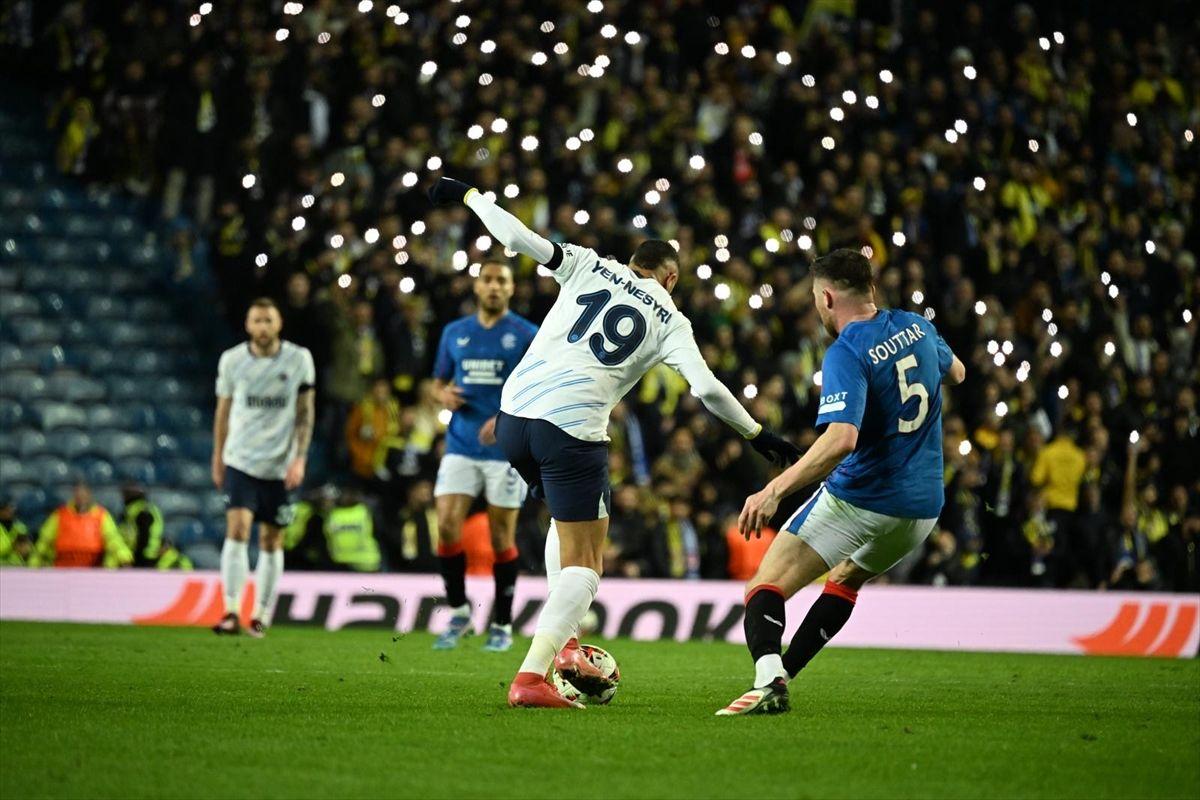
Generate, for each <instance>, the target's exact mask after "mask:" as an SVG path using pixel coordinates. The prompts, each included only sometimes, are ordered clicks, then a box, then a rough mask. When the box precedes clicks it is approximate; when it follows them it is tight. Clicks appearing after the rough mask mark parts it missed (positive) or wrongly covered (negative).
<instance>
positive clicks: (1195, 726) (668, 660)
mask: <svg viewBox="0 0 1200 800" xmlns="http://www.w3.org/2000/svg"><path fill="white" fill-rule="evenodd" d="M431 642H432V639H431V637H429V636H428V635H425V634H409V635H406V636H399V635H396V634H393V633H391V632H387V631H379V630H374V631H372V630H361V629H360V630H347V631H339V632H337V633H328V632H325V631H323V630H315V629H304V628H278V629H276V630H273V631H271V633H270V635H269V637H268V638H267V639H265V640H263V641H254V640H250V639H248V638H245V637H241V638H236V639H235V638H217V637H215V636H213V635H212V634H211V633H208V632H207V631H202V630H196V629H168V628H132V627H106V626H82V625H46V624H24V623H3V624H0V753H3V756H2V757H0V797H4V798H6V800H17V799H18V798H25V797H200V798H203V797H268V796H269V797H372V798H379V797H421V798H428V797H433V798H440V797H453V798H464V797H480V796H498V797H570V796H573V795H574V794H576V793H577V792H582V793H583V794H584V795H585V796H588V797H597V798H613V797H687V798H698V797H751V798H766V797H880V798H891V797H939V798H946V797H964V798H970V797H1080V798H1084V797H1086V798H1095V797H1181V798H1182V797H1192V798H1195V797H1198V796H1200V663H1198V662H1197V661H1196V660H1189V661H1169V660H1165V661H1163V660H1138V659H1115V658H1112V659H1110V658H1076V657H1052V656H1021V655H990V654H975V653H932V652H913V651H883V650H839V649H832V650H829V651H827V652H825V653H823V654H822V655H821V656H820V657H819V658H818V659H817V660H816V661H814V662H813V664H812V666H810V667H809V669H808V670H807V672H806V673H805V675H804V676H803V678H802V679H801V680H798V681H796V682H794V683H793V684H792V687H793V692H792V704H793V711H792V713H791V714H788V715H784V716H781V717H770V718H734V719H725V718H717V717H714V716H713V712H714V711H715V710H716V709H717V708H718V707H720V706H722V705H724V704H725V703H726V702H728V701H729V700H730V699H732V698H733V697H734V696H735V695H737V694H738V693H740V692H741V691H742V690H744V689H745V688H746V685H747V679H748V676H749V675H750V668H749V667H750V664H749V658H748V657H747V655H746V653H745V651H744V650H743V649H742V648H741V647H734V646H730V645H726V644H700V643H689V644H677V643H670V642H665V643H640V642H629V641H615V642H608V643H605V646H607V647H609V648H610V649H611V651H612V652H613V654H614V655H615V656H616V657H617V659H618V661H619V662H620V664H621V672H622V685H621V690H620V692H619V693H618V695H617V697H616V699H615V700H614V702H613V703H612V705H610V706H608V707H601V708H589V709H588V710H586V711H583V712H569V713H568V712H558V711H542V710H524V709H521V710H514V709H509V708H507V707H506V706H505V704H504V700H505V689H506V687H507V683H508V679H509V677H510V675H511V673H512V671H513V670H514V668H515V667H516V666H517V664H518V663H519V661H520V658H521V654H522V653H521V652H518V651H523V650H524V645H525V642H524V641H518V643H517V647H516V649H515V650H514V652H512V653H509V654H507V655H493V654H488V653H483V652H481V651H480V649H479V646H480V644H481V641H480V640H479V639H469V640H467V642H466V643H465V645H464V646H463V647H462V648H460V649H459V650H457V651H454V652H450V653H438V652H433V651H432V650H431V649H430V644H431Z"/></svg>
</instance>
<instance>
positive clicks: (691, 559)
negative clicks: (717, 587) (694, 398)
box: [650, 437, 757, 579]
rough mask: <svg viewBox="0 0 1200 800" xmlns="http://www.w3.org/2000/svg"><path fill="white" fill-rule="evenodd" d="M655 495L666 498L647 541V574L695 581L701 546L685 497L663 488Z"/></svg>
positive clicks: (698, 567) (697, 573) (698, 575)
mask: <svg viewBox="0 0 1200 800" xmlns="http://www.w3.org/2000/svg"><path fill="white" fill-rule="evenodd" d="M673 438H674V437H673ZM672 495H674V496H672ZM659 496H660V497H667V498H669V499H668V500H667V502H666V503H665V507H664V508H663V510H662V523H661V524H660V525H659V526H658V527H657V530H655V531H654V536H653V538H652V539H651V541H650V564H651V573H650V574H652V575H653V576H655V577H658V578H691V579H695V578H699V577H700V547H701V543H700V536H699V534H698V533H697V532H696V526H695V525H693V524H692V521H691V516H692V506H691V504H690V503H689V502H688V501H687V499H686V497H684V496H681V495H679V494H677V493H674V492H673V491H671V490H670V489H669V488H668V487H667V486H662V487H660V489H659ZM755 566H757V564H755Z"/></svg>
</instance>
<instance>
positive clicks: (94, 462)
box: [76, 458, 117, 486]
mask: <svg viewBox="0 0 1200 800" xmlns="http://www.w3.org/2000/svg"><path fill="white" fill-rule="evenodd" d="M76 464H77V465H78V467H79V469H81V470H83V475H84V477H85V478H87V480H88V483H90V484H92V485H93V486H95V485H97V484H101V483H112V482H113V481H115V480H116V479H117V471H116V470H115V469H113V465H112V464H110V463H109V462H107V461H105V460H104V459H103V458H82V459H80V460H79V461H77V462H76Z"/></svg>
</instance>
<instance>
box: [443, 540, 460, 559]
mask: <svg viewBox="0 0 1200 800" xmlns="http://www.w3.org/2000/svg"><path fill="white" fill-rule="evenodd" d="M462 552H463V544H462V542H454V543H453V544H439V545H438V555H439V556H441V557H442V558H453V557H454V556H459V555H462Z"/></svg>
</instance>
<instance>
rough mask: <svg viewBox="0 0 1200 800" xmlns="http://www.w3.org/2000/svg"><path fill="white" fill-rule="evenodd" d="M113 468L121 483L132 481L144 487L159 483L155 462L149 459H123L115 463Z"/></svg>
mask: <svg viewBox="0 0 1200 800" xmlns="http://www.w3.org/2000/svg"><path fill="white" fill-rule="evenodd" d="M113 468H114V469H115V470H116V472H117V479H118V480H121V481H132V482H134V483H140V484H142V485H143V486H149V485H151V484H154V483H157V482H158V471H157V470H156V469H155V468H154V462H153V461H150V460H149V459H147V458H122V459H119V460H117V461H115V462H114V463H113Z"/></svg>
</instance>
